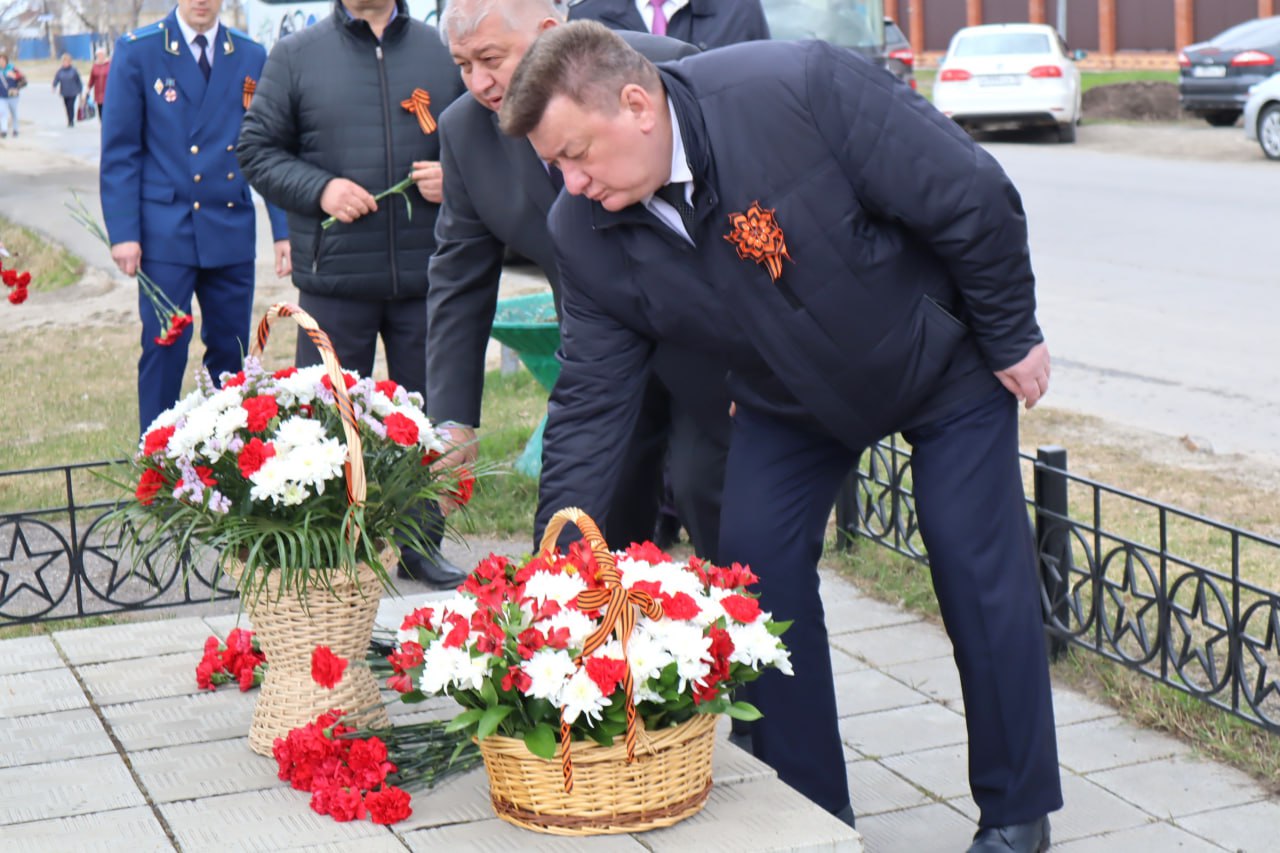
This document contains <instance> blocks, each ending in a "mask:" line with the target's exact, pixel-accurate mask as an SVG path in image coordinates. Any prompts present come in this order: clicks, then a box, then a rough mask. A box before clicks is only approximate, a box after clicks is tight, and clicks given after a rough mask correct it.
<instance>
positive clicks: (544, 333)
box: [492, 293, 560, 479]
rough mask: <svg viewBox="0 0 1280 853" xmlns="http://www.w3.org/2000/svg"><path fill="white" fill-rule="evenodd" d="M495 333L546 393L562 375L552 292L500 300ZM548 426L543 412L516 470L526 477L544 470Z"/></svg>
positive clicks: (517, 461) (557, 324)
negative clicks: (544, 435) (544, 448)
mask: <svg viewBox="0 0 1280 853" xmlns="http://www.w3.org/2000/svg"><path fill="white" fill-rule="evenodd" d="M492 335H493V337H494V339H495V340H497V341H498V342H499V343H501V344H503V345H505V346H507V347H510V348H511V349H512V350H514V351H515V353H516V355H518V356H519V357H520V360H521V361H522V362H524V366H525V367H527V368H529V372H530V373H532V374H533V377H534V378H535V379H537V380H538V382H539V383H540V384H541V385H542V387H543V388H546V389H547V393H550V392H551V388H552V387H553V386H554V385H555V384H556V378H557V377H558V376H559V375H560V362H559V361H557V360H556V350H557V349H559V348H560V324H559V323H558V322H557V321H556V307H555V302H554V301H553V299H552V297H551V294H550V293H533V294H530V295H528V296H512V297H509V298H507V299H500V300H498V310H497V311H496V312H495V313H494V316H493V331H492ZM546 425H547V418H546V416H545V415H544V416H543V418H542V420H541V421H540V422H539V423H538V428H537V429H535V430H534V431H533V435H532V436H531V437H530V438H529V442H528V443H527V444H526V445H525V446H524V451H523V452H522V453H521V454H520V457H519V458H518V459H517V460H516V463H515V469H516V471H518V472H519V473H521V474H523V475H525V476H526V477H531V478H533V479H537V478H538V476H539V475H540V474H541V473H542V431H543V429H544V428H545V427H546Z"/></svg>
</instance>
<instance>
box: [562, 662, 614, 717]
mask: <svg viewBox="0 0 1280 853" xmlns="http://www.w3.org/2000/svg"><path fill="white" fill-rule="evenodd" d="M560 704H561V705H563V706H564V718H565V721H566V722H569V723H573V722H575V721H576V720H577V719H578V717H586V718H587V719H589V720H599V719H600V714H601V712H603V711H604V709H605V707H607V706H608V704H609V700H608V699H607V698H606V697H605V695H604V694H603V693H601V692H600V688H599V687H597V686H596V683H595V682H594V681H592V680H591V676H589V675H587V671H586V669H580V670H578V671H577V672H575V673H574V674H573V675H572V677H570V678H569V683H568V684H566V685H565V686H564V691H563V692H562V693H561V694H560Z"/></svg>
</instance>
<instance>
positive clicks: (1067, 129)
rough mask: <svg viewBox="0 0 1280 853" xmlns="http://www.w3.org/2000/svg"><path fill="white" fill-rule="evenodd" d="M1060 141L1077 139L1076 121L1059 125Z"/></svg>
mask: <svg viewBox="0 0 1280 853" xmlns="http://www.w3.org/2000/svg"><path fill="white" fill-rule="evenodd" d="M1058 141H1059V142H1064V143H1066V142H1075V141H1076V123H1075V122H1074V121H1069V122H1067V123H1066V124H1060V125H1058Z"/></svg>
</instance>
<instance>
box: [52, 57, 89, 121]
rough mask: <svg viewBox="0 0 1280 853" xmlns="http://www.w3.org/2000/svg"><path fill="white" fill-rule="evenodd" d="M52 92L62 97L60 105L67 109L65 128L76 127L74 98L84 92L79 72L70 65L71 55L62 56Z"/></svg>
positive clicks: (54, 76)
mask: <svg viewBox="0 0 1280 853" xmlns="http://www.w3.org/2000/svg"><path fill="white" fill-rule="evenodd" d="M53 91H55V92H57V93H58V94H60V95H62V103H63V105H64V106H66V108H67V127H75V126H76V98H79V97H80V93H81V92H83V91H84V83H83V81H81V79H80V72H79V71H77V70H76V69H75V66H74V65H72V64H71V54H69V53H64V54H62V67H61V68H59V69H58V73H56V74H54V75H53Z"/></svg>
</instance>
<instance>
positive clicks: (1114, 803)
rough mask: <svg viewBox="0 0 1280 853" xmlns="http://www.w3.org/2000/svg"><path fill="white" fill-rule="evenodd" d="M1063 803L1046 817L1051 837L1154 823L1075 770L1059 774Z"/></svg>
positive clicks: (1067, 838)
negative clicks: (1050, 828) (1060, 807)
mask: <svg viewBox="0 0 1280 853" xmlns="http://www.w3.org/2000/svg"><path fill="white" fill-rule="evenodd" d="M1062 799H1063V803H1064V805H1063V807H1062V809H1061V810H1060V811H1056V812H1054V813H1053V814H1052V815H1051V816H1050V818H1049V820H1050V821H1051V823H1052V825H1053V839H1054V841H1071V840H1072V839H1075V838H1086V837H1088V836H1091V835H1104V834H1106V833H1108V832H1116V831H1118V830H1122V829H1133V828H1134V827H1138V826H1144V825H1145V824H1148V823H1153V822H1154V821H1155V818H1153V817H1152V816H1151V815H1149V814H1147V813H1146V812H1144V811H1142V810H1141V809H1139V808H1138V807H1136V806H1133V805H1130V804H1129V803H1126V802H1125V801H1124V800H1122V799H1120V798H1119V797H1117V796H1116V795H1115V794H1113V793H1111V792H1110V791H1108V790H1107V789H1106V788H1103V787H1101V786H1100V785H1095V784H1094V783H1092V782H1090V781H1089V780H1088V779H1085V778H1083V777H1081V776H1077V775H1075V774H1074V773H1066V772H1064V773H1063V774H1062Z"/></svg>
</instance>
